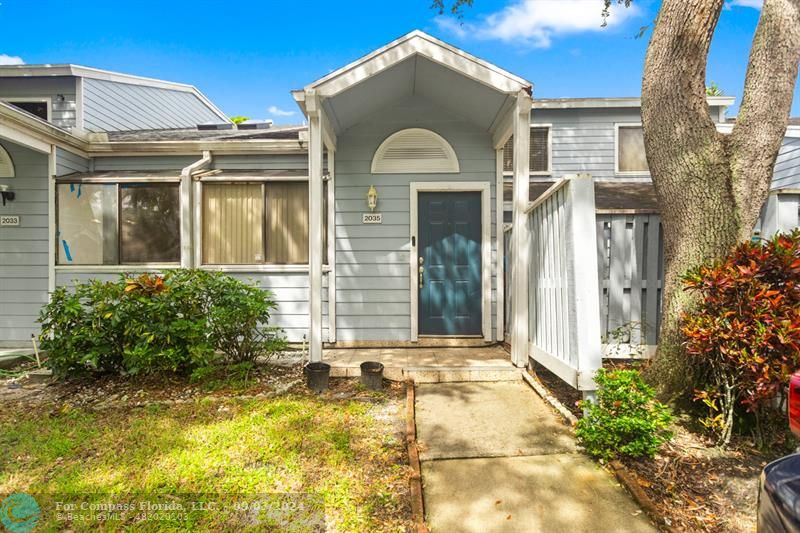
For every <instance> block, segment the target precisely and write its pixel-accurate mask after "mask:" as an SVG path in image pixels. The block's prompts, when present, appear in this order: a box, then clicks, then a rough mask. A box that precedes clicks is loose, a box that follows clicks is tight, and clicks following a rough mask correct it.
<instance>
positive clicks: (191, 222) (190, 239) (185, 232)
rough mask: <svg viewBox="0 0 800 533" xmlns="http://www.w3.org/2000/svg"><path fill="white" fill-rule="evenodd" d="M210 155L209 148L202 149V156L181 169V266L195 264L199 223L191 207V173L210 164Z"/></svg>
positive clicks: (192, 195)
mask: <svg viewBox="0 0 800 533" xmlns="http://www.w3.org/2000/svg"><path fill="white" fill-rule="evenodd" d="M211 161H212V157H211V151H210V150H204V151H203V157H201V158H200V159H198V160H197V161H195V162H194V163H192V164H191V165H189V166H188V167H186V168H184V169H183V170H181V186H180V191H181V267H182V268H192V267H194V266H196V265H195V257H194V249H195V242H194V241H195V238H194V228H195V225H196V224H198V223H199V221H198V220H195V217H194V216H192V215H193V209H192V205H193V203H192V201H193V199H194V198H193V197H194V194H193V192H194V191H193V187H194V184H193V183H192V174H194V173H195V172H197V171H198V170H200V169H203V168H207V167H208V166H209V165H211Z"/></svg>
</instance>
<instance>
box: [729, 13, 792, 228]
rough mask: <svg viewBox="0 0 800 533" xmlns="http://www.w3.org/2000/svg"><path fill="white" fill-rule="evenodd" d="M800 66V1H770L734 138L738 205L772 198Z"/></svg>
mask: <svg viewBox="0 0 800 533" xmlns="http://www.w3.org/2000/svg"><path fill="white" fill-rule="evenodd" d="M798 62H800V0H766V1H765V2H764V7H763V9H762V10H761V18H760V19H759V21H758V26H757V27H756V33H755V36H754V38H753V46H752V48H751V50H750V61H749V63H748V66H747V75H746V77H745V83H744V93H743V95H742V103H741V106H740V107H739V114H738V116H737V119H736V125H735V126H734V128H733V133H732V134H731V137H730V140H729V142H730V146H731V170H732V172H733V193H734V197H735V199H736V203H737V205H738V206H739V207H740V208H742V209H743V211H744V212H745V213H746V212H748V211H749V212H753V211H755V212H757V210H759V209H760V208H761V204H762V203H763V202H764V200H766V196H767V194H768V191H769V187H770V183H771V181H772V173H773V167H774V164H775V158H776V157H777V155H778V151H779V150H780V147H781V144H782V141H783V137H784V135H785V133H786V126H787V124H788V123H789V113H790V111H791V107H792V97H793V95H794V88H795V84H796V82H797V72H798Z"/></svg>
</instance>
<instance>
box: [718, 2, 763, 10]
mask: <svg viewBox="0 0 800 533" xmlns="http://www.w3.org/2000/svg"><path fill="white" fill-rule="evenodd" d="M731 6H739V7H752V8H753V9H761V8H762V7H764V0H731V1H730V2H727V3H726V4H725V7H727V8H730V7H731Z"/></svg>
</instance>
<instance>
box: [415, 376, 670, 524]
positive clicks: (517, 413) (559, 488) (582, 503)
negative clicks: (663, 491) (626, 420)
mask: <svg viewBox="0 0 800 533" xmlns="http://www.w3.org/2000/svg"><path fill="white" fill-rule="evenodd" d="M416 399H417V405H416V422H417V438H418V441H419V447H420V459H421V461H422V481H423V492H424V498H425V512H426V519H427V522H428V525H429V527H430V528H431V531H433V532H434V533H435V532H448V533H450V532H476V533H478V532H481V533H483V532H494V531H503V532H505V531H509V532H515V531H520V532H523V531H524V532H526V533H536V532H546V533H550V532H553V533H558V532H565V533H579V532H584V531H585V532H596V533H602V532H605V531H608V532H612V531H613V532H622V533H627V532H631V533H634V532H635V533H639V532H654V531H656V529H655V528H654V527H653V526H652V525H651V524H650V522H649V520H648V519H647V517H646V516H645V514H644V513H643V512H642V511H641V510H640V509H639V508H638V507H637V506H636V504H635V503H634V502H633V500H631V498H630V497H629V495H628V494H627V492H625V490H624V489H623V488H622V487H620V486H619V485H618V484H617V483H616V480H615V479H614V478H613V476H611V475H610V474H609V473H607V472H606V471H604V470H602V469H601V468H599V467H598V466H597V465H596V464H595V463H593V462H592V461H591V460H589V459H588V458H587V457H585V456H584V455H582V454H579V453H577V451H576V448H575V441H574V438H573V436H572V432H571V430H570V429H569V428H568V427H567V426H566V425H565V424H564V423H562V422H561V419H560V418H559V417H558V416H557V415H556V414H555V413H554V412H553V410H552V408H551V407H550V406H549V405H547V404H546V403H545V402H544V401H543V400H542V399H541V398H540V397H539V396H538V395H537V394H536V393H535V392H534V391H533V390H531V389H530V387H528V385H527V384H525V383H524V382H522V381H515V382H497V383H439V384H430V385H428V384H425V385H418V386H417V392H416Z"/></svg>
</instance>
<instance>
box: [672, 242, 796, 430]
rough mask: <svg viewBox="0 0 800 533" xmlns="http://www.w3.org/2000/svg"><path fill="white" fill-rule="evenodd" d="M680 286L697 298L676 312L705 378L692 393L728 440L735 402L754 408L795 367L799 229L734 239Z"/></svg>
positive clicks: (785, 380) (688, 347)
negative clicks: (725, 253)
mask: <svg viewBox="0 0 800 533" xmlns="http://www.w3.org/2000/svg"><path fill="white" fill-rule="evenodd" d="M684 283H685V285H686V290H688V291H691V292H694V293H696V295H697V296H699V303H698V305H697V306H696V307H694V308H693V309H692V311H691V312H688V313H684V314H683V316H682V331H683V333H684V335H685V338H686V341H685V346H686V350H687V352H688V354H689V355H690V357H694V358H697V363H698V364H700V365H703V367H704V368H706V369H707V370H708V376H709V383H708V387H707V388H706V389H705V390H702V391H698V392H697V394H696V398H697V399H698V400H702V401H703V402H704V403H706V404H707V405H708V406H709V407H710V408H711V410H712V415H714V416H712V417H710V419H709V420H711V421H712V422H713V423H712V424H710V425H712V426H716V427H714V428H713V429H715V430H717V432H718V433H719V436H720V441H721V442H720V444H727V443H728V442H729V440H730V431H731V427H732V424H733V411H734V409H735V407H736V405H737V403H739V402H740V403H741V404H743V405H744V406H745V407H746V408H747V409H748V410H749V411H757V410H759V409H761V408H762V407H764V406H765V405H767V404H768V403H769V402H770V401H771V400H773V399H774V398H775V397H776V396H777V395H778V394H779V393H781V391H782V390H783V388H784V387H785V386H786V384H787V383H788V380H789V377H790V376H791V374H792V373H793V372H795V371H797V370H800V231H798V230H795V231H794V232H792V233H791V234H783V235H778V236H776V237H774V238H772V239H771V240H764V241H759V242H746V243H743V244H740V245H739V246H738V247H736V249H735V250H733V252H731V253H730V255H729V256H728V257H726V258H725V259H724V260H722V261H719V262H717V263H715V264H712V265H706V266H701V267H700V268H697V269H695V270H692V271H690V272H689V273H687V274H686V276H685V277H684ZM715 413H716V414H715Z"/></svg>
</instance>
